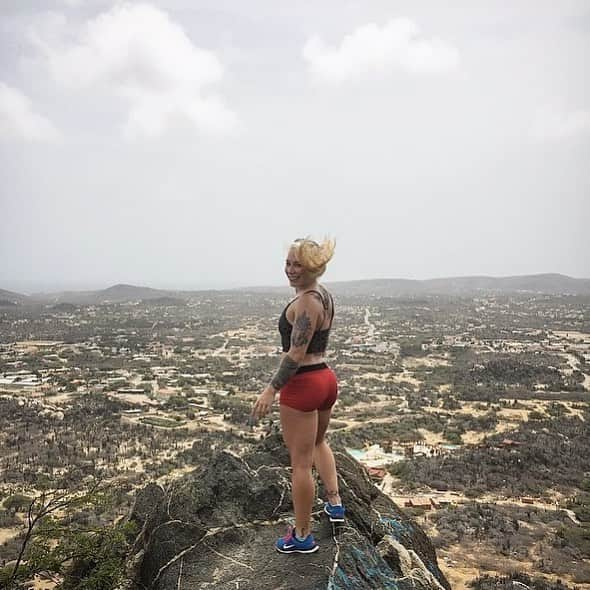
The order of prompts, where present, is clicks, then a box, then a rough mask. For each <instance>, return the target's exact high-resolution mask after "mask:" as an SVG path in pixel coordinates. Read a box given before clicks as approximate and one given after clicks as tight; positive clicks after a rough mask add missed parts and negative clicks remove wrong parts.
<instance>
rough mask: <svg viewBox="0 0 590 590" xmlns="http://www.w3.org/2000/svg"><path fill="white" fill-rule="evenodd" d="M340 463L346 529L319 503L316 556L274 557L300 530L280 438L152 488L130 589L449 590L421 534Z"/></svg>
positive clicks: (355, 467) (143, 504) (144, 503)
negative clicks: (287, 536)
mask: <svg viewBox="0 0 590 590" xmlns="http://www.w3.org/2000/svg"><path fill="white" fill-rule="evenodd" d="M335 456H336V462H337V466H338V474H339V478H340V492H341V495H342V499H343V501H344V503H345V505H346V509H347V522H345V523H344V524H342V525H333V524H331V523H330V522H329V521H328V518H327V516H326V515H325V514H323V511H322V506H323V505H322V503H321V502H320V501H319V500H318V504H317V507H316V508H315V509H314V514H313V519H314V522H313V525H312V526H313V533H314V536H315V538H316V540H317V542H318V544H319V545H320V549H319V551H317V552H315V553H313V554H310V555H304V554H294V555H284V554H280V553H278V552H276V551H275V549H274V543H275V541H276V539H277V538H278V537H279V536H281V535H282V534H284V533H285V528H286V525H287V523H289V522H293V506H292V504H291V492H290V487H291V486H290V470H289V458H288V455H287V452H286V450H285V448H284V446H283V442H282V440H281V438H280V436H278V435H271V436H269V437H268V438H267V439H265V440H264V441H262V442H261V443H259V444H258V446H256V447H254V449H253V451H252V452H249V453H247V454H245V455H244V456H243V457H239V456H237V455H234V454H233V453H231V452H229V451H220V452H218V453H217V454H216V455H214V457H213V458H212V459H211V460H210V461H208V462H207V464H206V465H204V466H202V467H200V468H197V469H196V470H195V471H193V472H192V473H189V474H187V475H186V476H184V477H183V478H182V479H179V480H175V481H174V482H172V483H171V484H170V485H169V486H168V487H167V489H163V488H162V487H161V486H159V485H156V484H148V485H147V486H146V487H145V488H144V489H143V490H141V491H140V492H139V493H138V495H137V498H136V502H135V506H134V508H133V511H132V513H131V515H130V519H131V520H132V521H134V522H135V523H136V525H137V527H138V530H139V531H140V532H139V534H138V536H137V538H136V539H135V542H134V544H133V548H132V551H131V554H130V555H129V558H128V561H127V568H128V573H129V579H128V582H127V583H126V584H125V585H124V587H123V588H124V589H125V590H138V589H152V590H198V589H208V588H210V589H215V590H290V589H293V590H295V589H297V590H300V589H306V590H312V589H313V590H315V589H318V590H319V589H322V590H353V589H354V590H356V589H365V588H366V589H370V588H371V589H375V590H377V589H379V590H384V589H388V588H392V589H393V588H395V589H401V590H404V589H408V590H409V589H410V588H412V589H418V590H421V589H436V590H443V589H445V590H449V588H450V586H449V584H448V582H447V580H446V579H445V577H444V575H443V574H442V573H441V571H440V570H439V568H438V564H437V560H436V555H435V551H434V548H433V547H432V544H431V543H430V541H429V539H428V537H427V536H426V535H425V533H424V532H423V531H422V530H421V529H420V527H418V526H417V525H416V523H414V522H413V521H412V520H411V519H409V518H408V517H406V516H405V515H404V514H403V513H402V512H401V511H400V510H399V508H398V507H397V506H396V505H395V504H394V503H393V502H392V501H391V500H390V499H389V498H388V497H387V496H385V495H384V494H382V493H381V492H380V491H379V490H378V489H377V488H376V487H375V486H374V485H373V484H372V483H371V481H370V480H369V478H368V476H367V474H366V472H365V469H364V468H363V467H362V466H361V465H360V464H359V463H357V462H356V461H355V460H354V459H352V458H351V457H350V456H349V455H348V454H346V453H345V452H341V451H338V450H335ZM321 492H322V490H321V488H320V496H321ZM123 588H121V590H123Z"/></svg>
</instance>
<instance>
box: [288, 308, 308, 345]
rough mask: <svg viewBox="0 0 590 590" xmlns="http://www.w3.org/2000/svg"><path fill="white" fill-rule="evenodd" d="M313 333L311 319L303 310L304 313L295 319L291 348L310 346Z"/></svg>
mask: <svg viewBox="0 0 590 590" xmlns="http://www.w3.org/2000/svg"><path fill="white" fill-rule="evenodd" d="M312 332H313V330H312V326H311V319H310V317H309V315H308V314H307V312H306V311H305V310H303V313H302V314H301V315H298V316H297V317H296V318H295V325H294V326H293V333H292V334H291V346H305V345H307V344H309V341H310V340H311V336H312Z"/></svg>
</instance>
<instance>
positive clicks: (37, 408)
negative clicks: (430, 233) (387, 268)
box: [0, 284, 590, 590]
mask: <svg viewBox="0 0 590 590" xmlns="http://www.w3.org/2000/svg"><path fill="white" fill-rule="evenodd" d="M328 286H329V287H330V285H328ZM372 286H373V287H375V285H372ZM358 287H359V286H358V285H356V284H355V285H354V289H351V290H350V291H346V290H340V291H339V290H338V289H337V288H334V289H333V291H334V293H335V295H336V306H337V321H336V324H335V326H334V330H333V333H332V336H331V342H330V354H329V364H330V365H331V366H332V367H333V368H334V370H335V371H336V373H337V375H338V377H339V384H340V398H339V401H338V404H337V406H336V408H335V410H334V415H333V422H332V425H331V430H330V435H329V437H330V442H331V443H332V445H333V446H334V448H336V449H338V453H337V457H338V464H339V467H340V469H341V487H342V490H343V495H344V497H345V501H346V502H347V504H349V505H350V506H351V520H350V528H346V529H338V530H337V529H332V527H331V526H330V525H329V524H328V523H327V522H325V521H324V520H323V519H322V518H321V505H320V504H318V509H317V510H316V511H315V515H314V523H315V524H314V527H315V529H314V532H315V533H316V534H317V536H318V538H319V541H320V545H321V551H320V552H318V555H317V556H315V557H313V559H312V558H311V557H308V558H307V559H309V562H304V561H303V560H302V559H297V557H300V556H294V557H295V559H296V562H297V564H299V565H300V566H301V568H299V565H298V566H297V567H296V568H295V570H294V571H295V572H298V573H297V574H296V575H299V576H303V577H304V578H303V579H307V580H308V581H309V583H310V585H309V586H308V587H318V588H319V587H325V588H327V587H329V586H328V585H329V584H332V586H331V587H333V588H373V587H374V588H380V587H383V588H386V587H388V586H387V585H385V584H386V582H384V580H390V581H392V582H394V581H395V583H396V584H397V586H395V587H401V588H403V587H405V586H404V584H409V582H407V580H411V581H412V583H414V584H418V586H414V587H420V584H422V586H421V587H425V588H426V587H435V586H436V587H438V586H437V584H441V585H442V587H449V584H450V586H451V587H453V588H455V589H456V588H465V587H468V586H470V587H474V588H477V589H480V590H487V589H488V588H504V587H506V588H516V587H517V586H518V584H524V585H526V586H528V587H529V588H538V589H543V590H544V589H545V588H547V589H550V588H556V589H558V588H559V589H563V588H574V587H576V588H590V455H589V453H588V448H590V431H589V428H588V420H589V419H590V410H589V407H590V406H589V404H588V400H589V399H590V397H589V396H590V311H589V310H590V305H589V304H590V296H589V295H588V294H580V293H577V294H568V295H559V294H555V293H543V292H530V291H525V292H513V291H512V292H509V293H505V292H493V293H491V292H489V291H485V290H484V291H482V292H481V293H479V294H477V295H474V294H473V293H470V294H467V295H465V294H435V293H420V294H419V295H411V294H399V293H397V294H392V295H387V294H384V293H383V292H382V290H379V289H378V290H377V291H376V292H375V293H373V291H375V289H374V288H373V289H372V290H369V291H366V292H364V293H362V292H359V288H358ZM285 293H286V291H285V292H284V293H283V292H277V291H264V290H259V291H254V290H250V291H247V292H246V291H237V290H235V291H218V292H216V291H208V292H202V293H198V292H195V293H191V294H190V296H186V297H185V296H182V297H179V296H176V295H175V296H172V295H165V296H163V295H162V294H161V293H156V295H157V296H155V297H153V298H146V299H144V298H139V297H138V298H136V297H134V294H135V295H136V293H135V292H134V291H133V290H131V291H129V292H128V293H127V295H126V297H123V298H122V299H117V300H116V301H109V300H106V301H105V300H103V299H101V300H100V301H98V302H93V303H89V302H68V301H63V300H61V301H58V302H47V301H38V300H36V301H32V300H27V299H26V298H25V299H23V300H18V299H15V298H14V297H12V296H10V297H8V296H6V295H4V297H0V299H3V300H4V301H5V304H4V305H0V421H1V424H0V565H1V566H3V569H2V570H1V571H0V587H1V584H4V585H5V586H6V587H9V585H10V584H11V583H12V582H13V581H14V582H15V583H14V584H13V586H14V587H19V586H18V584H17V582H18V583H21V582H24V581H25V580H32V579H35V583H36V585H37V586H36V587H37V588H53V587H56V586H57V585H60V587H63V588H87V589H91V588H93V589H98V588H116V587H120V588H121V589H122V588H123V587H129V588H131V587H133V586H129V584H131V583H134V584H137V583H138V582H139V583H142V584H144V585H145V584H146V583H147V584H148V585H149V584H151V585H152V587H153V588H171V587H174V588H176V587H181V588H192V587H203V588H205V587H208V586H207V585H206V584H211V586H210V587H211V588H213V587H215V588H224V587H227V588H236V582H237V583H238V587H239V588H241V589H242V590H243V589H246V588H250V587H252V588H254V587H256V588H263V586H249V584H253V583H254V582H253V580H255V581H258V580H259V579H260V577H259V574H260V575H262V574H261V572H262V571H263V570H264V572H266V574H268V575H276V576H277V577H276V578H273V580H274V581H273V583H274V584H275V586H270V585H269V586H268V588H290V587H300V586H297V585H295V581H294V580H289V579H287V578H286V577H285V575H284V571H285V569H284V565H283V564H284V560H285V559H290V557H289V556H282V555H279V554H275V552H274V551H273V549H272V544H273V542H274V540H273V539H276V537H278V536H279V535H280V534H282V533H283V531H284V528H285V525H286V524H287V522H288V521H289V519H291V518H292V506H291V505H290V488H289V483H288V480H289V470H288V462H287V461H286V456H285V453H284V448H283V447H282V445H281V439H280V435H279V434H278V433H277V432H278V412H277V410H276V408H275V410H274V411H273V414H272V415H271V416H270V418H269V419H267V420H265V421H263V422H261V423H260V424H257V425H253V424H251V423H250V421H249V420H248V417H249V414H250V410H251V407H252V403H253V401H254V399H255V398H256V396H257V394H258V393H259V392H260V391H261V390H262V389H263V387H264V386H265V385H266V383H267V382H268V380H269V378H270V376H271V375H272V373H273V372H274V370H275V368H276V366H277V361H278V350H279V349H278V345H279V342H278V333H277V332H276V321H277V318H278V315H279V313H280V311H281V309H282V306H283V305H284V304H285V302H286V301H287V300H288V295H286V294H285ZM6 297H8V298H6ZM228 472H230V473H231V478H230V480H229V481H226V479H225V476H226V475H227V474H228ZM265 491H266V494H265ZM318 491H319V493H320V497H321V494H322V489H321V486H320V487H319V488H318ZM271 508H272V509H271ZM29 510H30V515H31V518H32V519H33V520H34V518H35V516H37V515H39V516H40V518H39V519H38V520H36V521H34V522H33V526H31V527H29ZM163 510H164V511H165V510H168V511H169V512H168V513H166V514H163V513H162V511H163ZM170 511H171V512H170ZM149 514H151V515H152V516H150V517H149V518H148V515H149ZM150 519H151V520H150ZM158 519H159V520H158ZM171 521H175V522H174V523H173V525H171V524H168V525H166V522H171ZM176 521H178V522H176ZM182 522H184V523H185V524H182ZM232 522H233V523H234V524H237V525H239V526H236V527H234V528H231V526H230V525H231V523H232ZM250 522H255V523H257V524H256V526H251V525H250V524H248V523H250ZM186 523H188V524H186ZM150 527H151V528H150ZM158 527H160V528H158ZM29 529H30V531H29ZM28 531H29V532H30V533H31V534H30V535H27V532H28ZM150 531H151V532H150ZM153 531H156V533H155V534H152V533H153ZM408 531H413V533H412V534H409V533H408ZM421 531H424V533H422V532H421ZM217 533H219V534H217ZM166 534H168V535H169V537H166V536H165V535H166ZM162 535H163V536H162ZM147 539H150V540H149V541H146V540H147ZM157 539H162V540H163V541H166V539H168V541H166V543H167V545H166V543H165V545H166V547H168V549H166V550H164V549H162V552H161V555H159V557H154V558H153V559H152V558H151V557H149V556H150V555H152V556H153V555H158V552H159V549H158V548H157V547H158V545H157ZM200 541H202V543H201V545H199V547H200V549H199V550H196V549H190V547H191V546H192V545H193V544H195V543H199V542H200ZM146 543H147V544H146ZM183 543H186V544H185V545H183ZM205 546H206V547H207V550H206V552H205V549H204V547H205ZM170 547H173V548H170ZM249 547H252V551H250V552H249ZM23 549H24V551H23ZM189 549H190V550H189ZM185 550H187V553H186V554H185V555H186V557H184V555H183V556H181V558H177V559H176V560H175V561H174V563H173V564H170V565H169V566H167V567H165V568H164V569H161V568H163V567H164V565H165V564H166V563H168V561H170V559H172V558H173V557H174V555H178V554H179V553H181V552H182V551H185ZM166 551H176V553H174V555H170V556H169V557H168V558H167V559H166V561H164V562H163V561H162V559H164V557H165V556H166V555H167V554H166ZM435 551H436V556H435ZM337 553H338V559H337V558H336V554H337ZM361 554H362V555H363V556H365V557H363V558H362V559H361V557H360V555H361ZM19 555H20V559H19ZM355 555H356V557H355ZM138 556H141V557H138ZM254 556H257V557H254ZM367 556H368V557H367ZM291 557H293V556H291ZM408 559H409V560H410V561H408ZM17 560H18V564H19V568H18V570H16V571H15V569H14V565H15V563H16V561H17ZM158 560H160V561H158ZM199 560H205V561H206V563H208V564H209V567H210V569H209V570H207V568H205V567H204V565H203V564H204V563H205V561H203V562H202V563H201V562H200V561H199ZM257 560H259V561H257ZM339 560H340V561H339ZM289 563H290V564H292V563H294V562H291V561H290V562H289ZM158 564H159V565H158ZM181 564H182V565H181ZM191 564H192V565H191ZM306 564H307V565H306ZM310 564H311V565H313V567H310V566H309V565H310ZM335 564H336V565H335ZM408 564H410V565H408ZM289 567H290V568H292V565H290V566H289ZM179 568H181V572H182V573H179ZM408 568H409V569H408ZM290 571H291V569H290ZM158 572H159V573H158ZM191 572H192V573H191ZM195 572H202V575H203V576H205V577H203V578H202V579H200V578H199V579H198V582H199V584H200V585H198V586H195V585H194V584H195V583H196V582H195V581H194V580H197V578H194V577H193V578H191V577H190V576H194V575H196V574H195ZM412 572H413V573H412ZM428 572H429V573H428ZM266 574H265V575H266ZM281 575H282V577H281ZM429 575H430V577H429ZM158 576H159V577H158ZM207 576H208V577H207ZM232 576H233V577H232ZM306 576H307V578H306ZM191 579H192V580H193V581H191ZM19 580H20V581H21V582H19ZM171 580H173V581H174V585H172V582H171ZM179 580H180V581H179ZM183 580H184V581H183ZM312 580H313V585H311V584H312V582H311V581H312ZM447 580H448V582H447ZM279 582H280V583H281V584H283V585H282V586H281V585H278V584H279ZM513 582H516V585H514V584H513ZM183 583H184V584H186V585H184V586H183V585H182V584H183ZM256 583H258V582H256ZM291 583H293V584H294V585H293V586H290V585H289V584H291ZM387 583H389V582H387ZM101 584H102V585H101ZM109 584H110V585H109ZM125 584H128V586H125ZM158 584H160V585H159V586H158ZM178 584H180V586H178ZM191 584H192V585H191ZM214 584H217V585H214ZM224 584H225V586H224ZM346 584H349V585H348V586H347V585H346ZM371 584H374V585H373V586H371ZM379 584H381V586H380V585H379ZM138 587H139V586H138ZM391 587H394V586H393V585H392V586H391ZM407 587H409V585H408V586H407Z"/></svg>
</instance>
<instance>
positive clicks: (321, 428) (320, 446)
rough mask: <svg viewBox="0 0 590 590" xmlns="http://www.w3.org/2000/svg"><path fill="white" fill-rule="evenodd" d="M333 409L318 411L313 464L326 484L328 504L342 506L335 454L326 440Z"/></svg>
mask: <svg viewBox="0 0 590 590" xmlns="http://www.w3.org/2000/svg"><path fill="white" fill-rule="evenodd" d="M331 414H332V408H328V409H327V410H318V430H317V434H316V439H315V449H314V453H313V462H314V464H315V467H316V469H317V470H318V473H319V474H320V478H321V480H322V482H323V483H324V488H325V489H326V495H327V496H328V502H330V504H332V505H334V504H341V503H342V500H341V499H340V495H339V493H338V476H337V475H336V461H335V460H334V454H333V453H332V449H331V448H330V447H329V445H328V443H327V442H326V441H325V440H324V436H325V434H326V430H327V429H328V424H329V423H330V416H331Z"/></svg>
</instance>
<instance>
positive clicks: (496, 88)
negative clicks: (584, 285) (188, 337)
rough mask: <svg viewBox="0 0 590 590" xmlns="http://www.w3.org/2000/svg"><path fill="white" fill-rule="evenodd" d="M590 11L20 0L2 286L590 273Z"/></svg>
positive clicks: (342, 1) (422, 0)
mask: <svg viewBox="0 0 590 590" xmlns="http://www.w3.org/2000/svg"><path fill="white" fill-rule="evenodd" d="M589 50H590V4H589V3H588V2H587V1H586V0H580V1H568V0H562V1H560V2H555V1H554V0H530V1H529V0H516V1H515V2H505V1H503V0H495V1H489V0H478V1H477V2H473V1H472V0H454V1H453V2H445V3H442V2H439V1H438V0H428V1H427V0H411V1H395V0H383V1H381V0H357V1H347V0H314V1H313V2H312V1H309V0H300V1H298V2H277V1H276V0H249V1H248V2H242V1H240V0H234V1H229V0H153V1H151V2H150V1H146V2H131V1H128V2H123V1H116V0H53V1H52V0H45V1H41V0H37V1H35V0H2V2H1V3H0V288H4V289H10V290H15V291H19V292H23V293H30V292H35V291H50V290H60V289H87V288H92V289H94V288H104V287H108V286H110V285H113V284H116V283H130V284H135V285H144V286H151V287H159V288H179V289H190V288H195V289H198V288H225V287H239V286H254V285H281V284H285V285H286V284H287V283H286V281H285V277H284V272H283V264H284V258H285V256H286V253H287V250H288V246H289V243H290V242H291V241H292V240H294V239H295V238H298V237H303V236H310V237H312V238H314V239H316V240H321V239H323V238H325V237H331V238H334V239H336V252H335V255H334V258H333V260H332V261H331V262H330V264H329V266H328V270H327V272H326V274H325V275H324V277H323V280H325V281H326V282H330V281H341V280H355V279H371V278H407V279H428V278H439V277H456V276H473V275H487V276H513V275H524V274H535V273H554V272H555V273H563V274H566V275H569V276H572V277H578V278H588V277H590V231H589V229H588V228H589V227H590V199H589V197H590V191H589V188H590V166H589V165H588V164H589V162H590V84H589V82H588V74H587V72H589V71H590V64H589V61H590V59H589V58H590V51H589ZM585 72H586V73H585Z"/></svg>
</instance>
